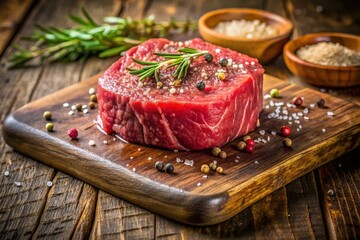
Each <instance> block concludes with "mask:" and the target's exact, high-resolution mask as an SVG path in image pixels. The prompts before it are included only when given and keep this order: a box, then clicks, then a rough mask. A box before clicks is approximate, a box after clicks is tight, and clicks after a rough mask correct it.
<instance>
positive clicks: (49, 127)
mask: <svg viewBox="0 0 360 240" xmlns="http://www.w3.org/2000/svg"><path fill="white" fill-rule="evenodd" d="M45 128H46V130H47V131H48V132H52V130H53V129H54V124H52V123H47V124H46V125H45Z"/></svg>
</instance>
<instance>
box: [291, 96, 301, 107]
mask: <svg viewBox="0 0 360 240" xmlns="http://www.w3.org/2000/svg"><path fill="white" fill-rule="evenodd" d="M303 103H304V98H302V97H294V98H293V100H292V104H294V105H295V106H297V107H300V106H301V105H303Z"/></svg>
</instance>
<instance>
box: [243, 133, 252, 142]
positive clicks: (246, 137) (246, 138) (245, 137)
mask: <svg viewBox="0 0 360 240" xmlns="http://www.w3.org/2000/svg"><path fill="white" fill-rule="evenodd" d="M249 139H251V137H250V136H249V135H245V136H244V137H243V140H244V142H246V141H247V140H249Z"/></svg>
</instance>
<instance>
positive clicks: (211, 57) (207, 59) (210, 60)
mask: <svg viewBox="0 0 360 240" xmlns="http://www.w3.org/2000/svg"><path fill="white" fill-rule="evenodd" d="M204 59H205V61H207V62H208V63H211V62H212V61H213V59H214V58H213V55H211V54H210V53H207V54H205V55H204Z"/></svg>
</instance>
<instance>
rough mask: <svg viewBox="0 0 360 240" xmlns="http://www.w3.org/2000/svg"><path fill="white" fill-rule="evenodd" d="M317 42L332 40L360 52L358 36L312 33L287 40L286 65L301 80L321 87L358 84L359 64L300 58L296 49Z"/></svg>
mask: <svg viewBox="0 0 360 240" xmlns="http://www.w3.org/2000/svg"><path fill="white" fill-rule="evenodd" d="M318 42H334V43H339V44H341V45H343V46H346V47H348V48H350V49H353V50H355V51H357V52H360V37H359V36H356V35H350V34H344V33H314V34H308V35H304V36H302V37H299V38H296V39H294V40H292V41H290V42H288V43H287V44H286V45H285V47H284V52H283V55H284V61H285V64H286V66H287V67H288V68H289V69H290V71H291V72H293V73H294V74H296V75H299V76H301V77H303V80H304V81H306V82H308V83H310V84H313V85H317V86H322V87H350V86H355V85H358V84H360V65H358V66H349V67H341V66H324V65H320V64H315V63H310V62H307V61H304V60H302V59H300V58H299V57H298V56H297V55H296V51H297V50H298V49H299V48H301V47H303V46H306V45H311V44H315V43H318Z"/></svg>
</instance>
